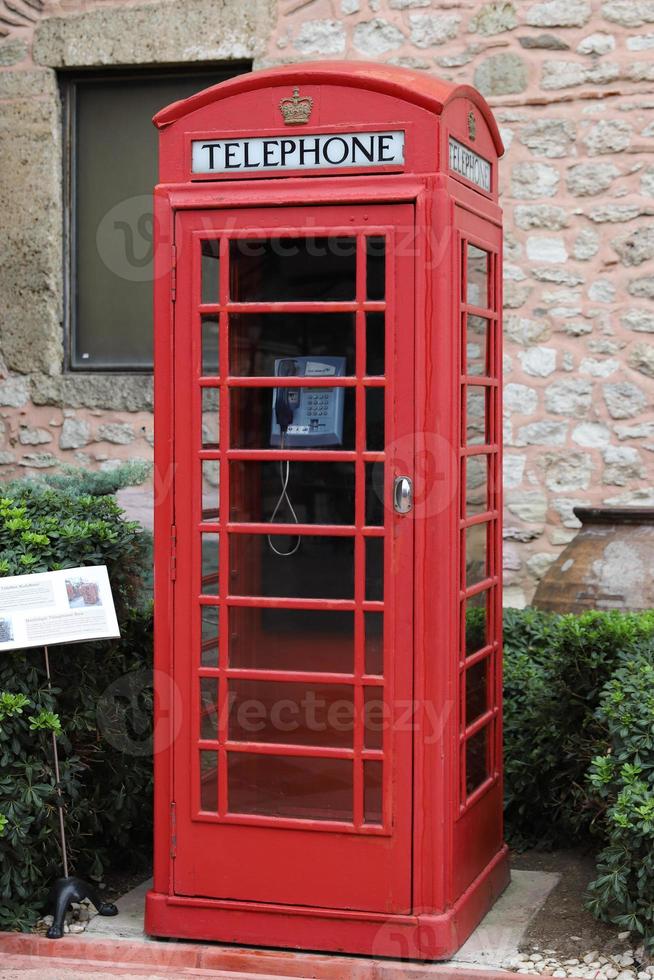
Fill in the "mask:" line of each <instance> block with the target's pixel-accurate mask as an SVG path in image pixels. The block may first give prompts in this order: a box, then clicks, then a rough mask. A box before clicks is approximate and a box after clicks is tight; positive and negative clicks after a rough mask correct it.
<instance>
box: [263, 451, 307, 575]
mask: <svg viewBox="0 0 654 980" xmlns="http://www.w3.org/2000/svg"><path fill="white" fill-rule="evenodd" d="M285 434H286V433H285V432H282V433H281V438H280V443H279V448H280V449H283V448H284V436H285ZM290 473H291V461H290V460H288V459H287V460H286V461H284V460H283V459H280V461H279V478H280V480H281V484H282V489H281V493H280V494H279V497H278V498H277V503H276V504H275V509H274V511H273V512H272V517H271V518H270V522H269V523H270V524H274V523H275V518H276V517H277V513H278V511H279V508H280V507H281V506H282V504H283V503H284V501H286V503H287V504H288V509H289V510H290V512H291V514H292V515H293V520H294V522H295V523H296V524H299V523H300V521H299V518H298V516H297V514H296V513H295V508H294V506H293V504H292V502H291V498H290V497H289V495H288V480H289V476H290ZM301 543H302V537H301V535H298V539H297V542H296V544H295V547H294V548H292V549H291V551H280V550H279V549H278V548H276V547H275V545H274V544H273V543H272V537H271V535H270V534H269V535H268V547H269V548H270V550H271V551H272V552H273V553H274V554H276V555H278V556H279V557H280V558H290V557H291V555H294V554H295V553H296V551H297V550H298V549H299V547H300V545H301Z"/></svg>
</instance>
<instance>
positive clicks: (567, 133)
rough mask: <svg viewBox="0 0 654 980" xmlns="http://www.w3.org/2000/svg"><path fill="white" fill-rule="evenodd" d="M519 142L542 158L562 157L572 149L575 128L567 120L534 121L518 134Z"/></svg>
mask: <svg viewBox="0 0 654 980" xmlns="http://www.w3.org/2000/svg"><path fill="white" fill-rule="evenodd" d="M518 138H519V139H520V142H521V143H523V144H524V145H525V146H528V147H529V149H530V150H531V151H532V152H533V153H536V154H537V155H538V156H543V157H564V156H567V155H568V154H569V153H570V152H571V150H572V149H573V147H574V142H575V138H576V126H575V124H574V123H573V122H572V121H571V120H569V119H534V120H533V121H532V122H529V123H527V125H526V126H523V127H522V129H521V130H520V132H519V135H518Z"/></svg>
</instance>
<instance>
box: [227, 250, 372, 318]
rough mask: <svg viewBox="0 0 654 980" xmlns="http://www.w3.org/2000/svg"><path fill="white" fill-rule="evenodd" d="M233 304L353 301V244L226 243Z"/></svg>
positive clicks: (354, 270) (354, 251)
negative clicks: (227, 245)
mask: <svg viewBox="0 0 654 980" xmlns="http://www.w3.org/2000/svg"><path fill="white" fill-rule="evenodd" d="M229 258H230V295H231V298H232V300H235V301H236V302H240V303H244V302H257V301H270V300H276V301H284V300H285V301H287V302H288V301H295V302H299V301H302V300H305V301H306V300H309V301H310V300H320V301H322V302H325V301H326V300H353V299H354V298H355V295H356V238H349V237H338V236H333V237H329V238H327V237H315V236H307V237H302V238H300V237H297V236H296V237H291V236H288V237H286V236H284V237H281V238H240V239H233V240H232V241H230V243H229Z"/></svg>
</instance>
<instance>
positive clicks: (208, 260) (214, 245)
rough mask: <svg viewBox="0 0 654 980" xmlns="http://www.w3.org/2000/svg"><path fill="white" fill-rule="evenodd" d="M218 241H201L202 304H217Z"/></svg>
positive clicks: (218, 279) (206, 239) (208, 239)
mask: <svg viewBox="0 0 654 980" xmlns="http://www.w3.org/2000/svg"><path fill="white" fill-rule="evenodd" d="M219 255H220V241H219V240H218V239H217V238H204V239H202V269H201V271H202V293H201V295H202V302H203V303H218V302H219V299H220V297H219V292H218V290H219V283H220V259H219Z"/></svg>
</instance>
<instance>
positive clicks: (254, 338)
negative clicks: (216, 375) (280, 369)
mask: <svg viewBox="0 0 654 980" xmlns="http://www.w3.org/2000/svg"><path fill="white" fill-rule="evenodd" d="M354 324H355V317H354V314H353V313H247V314H246V313H233V314H231V315H230V318H229V333H230V354H229V358H230V372H231V374H233V375H239V376H242V377H253V376H261V375H264V376H268V377H272V376H273V375H274V374H275V361H276V360H277V359H279V358H282V357H287V358H292V357H309V356H313V357H319V356H321V355H326V356H327V357H333V356H337V357H345V359H346V366H345V373H346V374H354V343H355V340H354V338H355V326H354ZM382 336H383V329H382Z"/></svg>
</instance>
